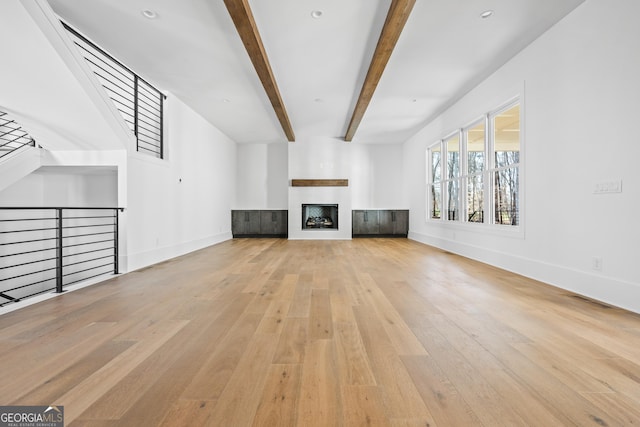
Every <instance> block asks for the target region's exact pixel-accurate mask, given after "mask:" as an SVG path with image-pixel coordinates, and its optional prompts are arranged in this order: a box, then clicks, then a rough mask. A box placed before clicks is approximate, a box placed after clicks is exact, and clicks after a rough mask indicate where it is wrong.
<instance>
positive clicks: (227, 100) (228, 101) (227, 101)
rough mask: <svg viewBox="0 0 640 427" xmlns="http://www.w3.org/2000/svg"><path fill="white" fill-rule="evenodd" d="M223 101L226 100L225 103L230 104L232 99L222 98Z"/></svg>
mask: <svg viewBox="0 0 640 427" xmlns="http://www.w3.org/2000/svg"><path fill="white" fill-rule="evenodd" d="M222 102H224V103H225V104H228V103H230V102H231V100H230V99H228V98H222Z"/></svg>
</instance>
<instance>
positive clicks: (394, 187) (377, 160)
mask: <svg viewBox="0 0 640 427" xmlns="http://www.w3.org/2000/svg"><path fill="white" fill-rule="evenodd" d="M350 144H352V145H350V147H351V171H350V175H351V181H350V184H351V195H352V198H351V205H352V207H353V209H407V208H408V203H407V200H406V197H404V194H403V191H404V190H403V186H404V181H403V161H404V159H403V150H402V145H399V144H367V145H365V144H356V143H350Z"/></svg>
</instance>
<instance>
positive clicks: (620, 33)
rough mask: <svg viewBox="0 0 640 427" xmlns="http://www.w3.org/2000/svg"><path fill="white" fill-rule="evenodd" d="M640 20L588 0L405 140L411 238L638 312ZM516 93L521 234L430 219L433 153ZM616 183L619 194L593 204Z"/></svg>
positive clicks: (637, 9)
mask: <svg viewBox="0 0 640 427" xmlns="http://www.w3.org/2000/svg"><path fill="white" fill-rule="evenodd" d="M639 13H640V3H639V2H637V1H635V0H607V1H605V0H587V1H586V2H585V3H584V4H583V5H581V6H579V7H578V8H577V9H576V10H575V11H574V12H572V13H571V14H570V15H568V16H567V17H566V18H565V19H563V20H562V21H561V22H559V23H558V24H557V25H556V26H554V27H553V28H551V29H550V30H549V31H548V32H547V33H545V34H544V35H543V36H542V37H540V38H539V39H538V40H536V41H535V42H534V43H532V44H531V45H530V46H529V47H527V48H526V49H525V50H524V51H522V52H521V53H520V54H519V55H518V56H516V57H515V58H514V59H512V60H511V61H510V62H508V63H507V64H506V65H505V66H503V67H502V68H501V69H500V70H498V71H497V72H496V73H495V74H493V75H492V76H491V77H489V78H488V79H487V80H486V81H484V82H483V83H481V84H480V85H478V86H477V87H476V88H475V89H474V90H472V91H471V92H470V93H469V94H467V95H466V96H465V97H464V98H463V99H461V100H460V101H459V102H458V103H456V104H455V105H454V106H453V107H451V108H450V109H449V110H447V111H446V112H445V113H444V114H442V115H441V116H440V117H438V118H437V119H436V120H434V121H433V122H432V123H430V124H429V125H428V126H427V127H426V128H425V129H423V130H422V131H421V132H420V133H419V134H417V135H416V136H414V137H413V138H412V139H410V140H409V141H408V142H407V143H406V144H405V147H404V149H405V151H404V162H405V166H406V173H405V180H406V182H407V184H410V185H411V190H410V194H409V198H410V204H411V215H412V221H411V228H410V237H411V238H413V239H416V240H419V241H422V242H425V243H428V244H432V245H435V246H439V247H442V248H445V249H447V250H451V251H454V252H457V253H460V254H462V255H465V256H468V257H471V258H475V259H479V260H482V261H485V262H488V263H490V264H494V265H497V266H500V267H503V268H506V269H509V270H512V271H516V272H519V273H521V274H524V275H526V276H530V277H534V278H536V279H539V280H542V281H545V282H548V283H551V284H554V285H556V286H559V287H562V288H565V289H569V290H572V291H575V292H578V293H581V294H584V295H587V296H590V297H593V298H596V299H599V300H602V301H605V302H609V303H612V304H615V305H618V306H621V307H625V308H628V309H631V310H634V311H637V312H640V271H639V270H638V269H637V268H635V263H636V262H637V261H636V258H637V257H636V254H637V242H638V241H640V227H638V223H637V216H638V212H640V168H638V167H637V165H636V164H635V163H636V161H637V160H636V159H638V158H640V144H639V143H638V141H636V140H637V139H638V137H637V125H636V122H637V118H638V117H640V107H639V106H638V103H637V99H636V98H637V96H635V95H637V94H640V79H638V76H639V75H640V56H639V55H638V52H639V51H640V50H639V49H640V26H638V25H637V23H636V22H635V21H636V16H638V14H639ZM514 95H520V96H522V97H523V98H522V101H523V102H522V105H523V112H524V122H523V130H524V133H523V135H524V155H525V163H524V173H523V174H524V177H523V179H524V205H523V208H522V210H523V215H524V217H523V221H524V234H523V235H522V236H520V235H518V236H506V235H504V234H497V233H493V232H491V231H490V230H486V229H487V228H488V227H476V226H472V225H468V226H467V227H465V226H462V225H457V226H456V225H452V224H441V223H436V222H432V221H427V220H426V219H425V205H426V202H425V194H426V191H425V185H424V182H425V150H426V147H427V146H428V145H429V144H431V143H432V142H434V141H436V140H437V139H439V138H441V137H443V136H445V134H446V133H447V132H450V131H451V130H454V129H455V128H457V127H460V126H463V125H465V124H467V123H469V122H470V121H471V120H473V119H475V118H476V117H478V116H479V115H480V114H482V113H484V112H486V111H488V110H490V109H492V108H495V107H497V106H498V105H499V104H500V103H501V102H504V101H506V100H508V99H509V98H511V97H513V96H514ZM610 180H622V182H623V184H622V185H623V192H622V193H619V194H605V195H594V194H593V188H594V185H595V183H597V182H600V181H610ZM593 257H601V258H602V271H595V270H593V269H592V260H593Z"/></svg>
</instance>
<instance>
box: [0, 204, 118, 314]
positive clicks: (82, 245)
mask: <svg viewBox="0 0 640 427" xmlns="http://www.w3.org/2000/svg"><path fill="white" fill-rule="evenodd" d="M120 211H122V209H121V208H75V207H72V208H68V207H46V208H32V207H0V306H3V305H6V304H10V303H12V302H17V301H20V300H22V299H25V298H28V297H31V296H35V295H39V294H43V293H46V292H51V291H54V292H57V293H60V292H63V290H64V288H65V287H66V286H69V285H72V284H75V283H78V282H81V281H85V280H88V279H92V278H95V277H98V276H102V275H107V274H118V214H119V212H120Z"/></svg>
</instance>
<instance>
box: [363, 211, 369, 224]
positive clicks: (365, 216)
mask: <svg viewBox="0 0 640 427" xmlns="http://www.w3.org/2000/svg"><path fill="white" fill-rule="evenodd" d="M364 222H369V213H368V212H365V213H364Z"/></svg>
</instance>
